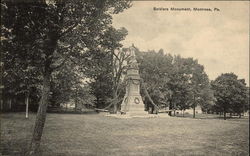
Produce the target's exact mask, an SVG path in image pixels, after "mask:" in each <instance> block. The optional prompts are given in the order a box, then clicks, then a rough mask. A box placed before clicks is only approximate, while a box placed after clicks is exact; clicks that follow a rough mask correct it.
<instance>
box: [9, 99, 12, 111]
mask: <svg viewBox="0 0 250 156" xmlns="http://www.w3.org/2000/svg"><path fill="white" fill-rule="evenodd" d="M9 107H10V108H9V109H10V110H11V107H12V99H10V103H9Z"/></svg>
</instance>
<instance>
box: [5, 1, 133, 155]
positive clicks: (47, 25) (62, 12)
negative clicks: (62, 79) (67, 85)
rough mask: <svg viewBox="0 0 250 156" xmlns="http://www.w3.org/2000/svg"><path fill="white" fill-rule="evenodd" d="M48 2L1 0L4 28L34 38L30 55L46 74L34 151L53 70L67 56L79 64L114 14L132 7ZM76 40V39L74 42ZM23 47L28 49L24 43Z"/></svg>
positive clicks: (97, 44)
mask: <svg viewBox="0 0 250 156" xmlns="http://www.w3.org/2000/svg"><path fill="white" fill-rule="evenodd" d="M46 2H48V1H45V0H41V1H34V2H29V3H25V2H22V1H18V2H13V1H8V0H5V1H3V2H1V5H5V6H6V9H5V10H4V12H3V13H4V14H5V15H6V18H5V19H3V26H4V28H6V29H7V30H13V31H15V32H16V33H17V34H18V33H19V32H22V33H23V34H24V35H23V40H25V41H29V40H30V38H32V40H31V41H30V42H29V45H30V46H31V47H32V51H29V52H28V53H27V54H28V55H29V56H31V57H30V58H34V59H33V60H32V61H31V62H32V64H34V65H35V66H36V67H38V68H39V70H40V71H41V73H42V74H41V75H42V79H43V82H42V86H43V89H42V93H41V100H40V103H39V109H38V112H37V118H36V122H35V127H34V132H33V138H32V141H31V146H30V153H31V154H32V153H35V152H37V150H38V148H39V145H40V140H41V137H42V132H43V127H44V124H45V120H46V110H47V105H48V101H49V94H50V82H51V75H52V73H53V72H54V71H55V70H56V69H58V68H59V67H60V66H62V65H63V64H64V63H65V61H66V60H67V59H72V58H74V59H76V60H77V61H75V62H77V63H79V62H81V58H84V56H85V55H84V54H85V53H86V52H87V51H93V50H95V49H98V48H101V47H100V45H101V41H102V40H103V36H102V34H103V33H104V32H105V31H106V30H107V29H108V28H110V27H111V22H112V16H111V15H110V14H112V13H113V14H117V13H119V12H121V11H123V10H124V9H126V8H128V7H129V6H130V3H129V2H128V1H126V0H120V1H113V0H107V1H98V0H94V1H88V0H86V1H78V0H55V1H49V3H46ZM5 15H4V16H5ZM7 17H11V18H10V19H8V18H7ZM17 21H19V22H21V23H18V22H17ZM27 32H28V33H27ZM19 36H20V35H19ZM5 37H6V38H7V40H8V41H11V38H16V37H17V36H15V35H10V36H8V35H5ZM72 41H75V42H74V43H72ZM23 48H24V49H26V48H25V46H24V45H23ZM62 49H66V50H62ZM26 50H27V49H26ZM26 57H28V56H26Z"/></svg>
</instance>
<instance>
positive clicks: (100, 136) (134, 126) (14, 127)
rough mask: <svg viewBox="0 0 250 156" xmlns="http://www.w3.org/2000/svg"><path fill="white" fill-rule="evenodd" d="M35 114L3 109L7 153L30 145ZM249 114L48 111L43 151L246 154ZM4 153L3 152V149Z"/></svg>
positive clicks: (57, 155)
mask: <svg viewBox="0 0 250 156" xmlns="http://www.w3.org/2000/svg"><path fill="white" fill-rule="evenodd" d="M34 121H35V114H31V115H30V118H29V119H25V114H24V113H5V114H1V138H0V139H1V146H0V147H1V148H0V150H1V153H2V155H17V156H19V155H22V154H23V153H24V151H25V150H26V149H27V146H28V144H29V141H30V139H31V134H32V130H33V126H34ZM248 131H249V119H248V118H242V119H229V120H226V121H225V120H222V119H218V118H208V119H204V118H202V119H192V118H181V117H169V118H133V119H121V118H113V117H105V116H104V115H103V114H52V113H48V114H47V120H46V124H45V128H44V133H43V137H42V143H41V154H40V155H45V156H47V155H51V156H84V155H88V156H102V155H105V156H106V155H107V156H110V155H119V156H120V155H122V156H128V155H134V156H140V155H145V156H163V155H166V156H172V155H182V156H187V155H199V156H200V155H206V156H213V155H218V156H230V155H232V156H237V155H242V156H247V155H249V132H248ZM0 155H1V154H0Z"/></svg>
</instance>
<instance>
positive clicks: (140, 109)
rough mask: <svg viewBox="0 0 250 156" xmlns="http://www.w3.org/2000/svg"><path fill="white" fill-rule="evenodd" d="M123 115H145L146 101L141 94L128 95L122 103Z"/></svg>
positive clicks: (146, 113)
mask: <svg viewBox="0 0 250 156" xmlns="http://www.w3.org/2000/svg"><path fill="white" fill-rule="evenodd" d="M121 115H127V116H131V117H132V116H145V115H148V112H147V111H145V108H144V103H143V101H142V98H141V96H140V95H133V96H126V97H125V98H124V100H123V102H122V105H121Z"/></svg>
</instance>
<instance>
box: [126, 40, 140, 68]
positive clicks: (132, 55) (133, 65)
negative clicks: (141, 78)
mask: <svg viewBox="0 0 250 156" xmlns="http://www.w3.org/2000/svg"><path fill="white" fill-rule="evenodd" d="M129 55H130V57H129V58H128V67H129V68H135V69H138V63H137V61H136V58H135V57H136V56H135V48H134V44H132V46H131V47H129Z"/></svg>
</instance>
